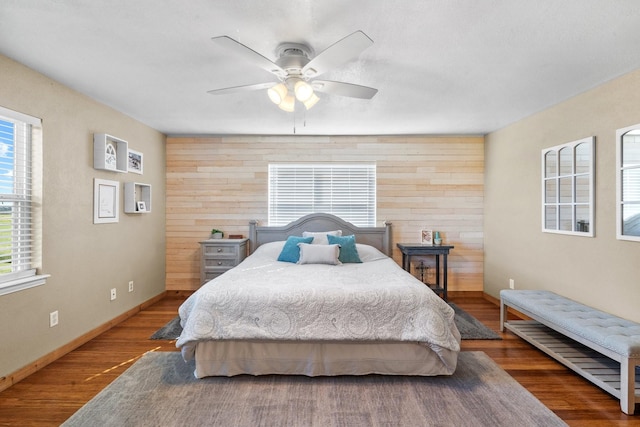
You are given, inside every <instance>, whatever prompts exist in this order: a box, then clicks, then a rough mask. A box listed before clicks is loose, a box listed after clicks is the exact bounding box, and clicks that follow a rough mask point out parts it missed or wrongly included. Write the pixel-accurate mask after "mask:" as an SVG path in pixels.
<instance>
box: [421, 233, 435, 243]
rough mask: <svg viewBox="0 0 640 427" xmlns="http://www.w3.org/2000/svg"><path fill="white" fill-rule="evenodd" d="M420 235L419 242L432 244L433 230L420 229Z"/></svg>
mask: <svg viewBox="0 0 640 427" xmlns="http://www.w3.org/2000/svg"><path fill="white" fill-rule="evenodd" d="M420 235H421V236H420V242H421V243H422V244H423V245H433V232H432V231H431V230H422V232H421V233H420Z"/></svg>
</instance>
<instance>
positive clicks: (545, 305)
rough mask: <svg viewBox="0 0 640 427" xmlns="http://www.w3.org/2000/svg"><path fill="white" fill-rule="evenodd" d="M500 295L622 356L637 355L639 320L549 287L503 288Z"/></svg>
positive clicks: (511, 303) (639, 354)
mask: <svg viewBox="0 0 640 427" xmlns="http://www.w3.org/2000/svg"><path fill="white" fill-rule="evenodd" d="M500 298H501V299H503V300H504V301H505V302H506V303H507V305H508V306H510V307H514V308H516V307H520V308H522V309H525V310H526V311H528V312H530V313H532V314H535V315H536V316H540V317H542V318H544V319H545V320H546V321H547V322H551V323H554V324H555V325H557V326H560V327H561V328H563V329H566V330H567V331H570V332H572V333H574V334H576V335H577V336H579V337H582V338H584V339H585V340H588V341H591V342H593V343H595V344H597V345H599V346H601V347H604V348H607V349H609V350H611V351H613V352H615V353H618V354H619V355H621V356H625V357H640V324H638V323H635V322H632V321H630V320H626V319H622V318H620V317H616V316H614V315H612V314H609V313H604V312H602V311H600V310H596V309H595V308H592V307H589V306H586V305H583V304H580V303H578V302H575V301H573V300H570V299H568V298H565V297H563V296H560V295H558V294H555V293H553V292H549V291H533V290H503V291H501V292H500ZM516 309H517V308H516ZM547 322H545V323H547Z"/></svg>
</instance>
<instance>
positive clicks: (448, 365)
mask: <svg viewBox="0 0 640 427" xmlns="http://www.w3.org/2000/svg"><path fill="white" fill-rule="evenodd" d="M249 228H250V233H249V238H250V252H251V253H250V255H249V256H248V257H247V258H246V259H245V260H244V261H242V262H241V263H240V264H239V265H238V266H236V267H234V268H233V269H231V270H229V271H228V272H226V273H225V274H223V275H221V276H219V277H217V278H215V279H213V280H211V281H210V282H208V283H206V284H204V285H203V286H202V287H201V288H200V289H199V290H197V291H196V292H195V293H194V294H193V295H191V296H190V297H189V298H188V299H187V300H186V301H185V302H184V303H183V304H182V305H181V306H180V308H179V314H180V318H181V324H182V327H183V332H182V334H181V335H180V337H179V339H178V341H177V342H176V345H177V347H179V348H180V349H181V352H182V356H183V358H184V359H185V360H192V359H195V366H196V368H195V376H196V377H198V378H202V377H207V376H233V375H240V374H251V375H267V374H286V375H307V376H333V375H367V374H385V375H423V376H431V375H450V374H452V373H453V372H454V371H455V369H456V365H457V358H458V354H459V352H460V334H459V332H458V330H457V328H456V326H455V323H454V321H453V317H454V312H453V309H451V307H450V306H449V305H448V304H447V303H446V302H445V301H443V300H442V299H441V298H440V297H438V296H437V295H436V294H435V293H434V292H433V291H432V290H431V289H429V287H427V286H425V285H424V284H423V283H422V282H420V281H419V280H418V279H416V278H415V277H413V276H412V275H411V274H409V273H408V272H406V271H404V270H403V269H402V268H401V267H400V266H399V265H398V264H397V263H396V262H395V261H394V260H393V259H392V258H391V257H390V255H391V251H392V247H391V237H390V236H391V224H389V223H386V224H385V226H384V227H357V226H354V225H353V224H350V223H348V222H346V221H344V220H342V219H341V218H338V217H336V216H333V215H330V214H311V215H307V216H305V217H302V218H300V219H298V220H296V221H294V222H292V223H290V224H289V225H286V226H280V227H266V226H259V225H258V224H257V222H255V221H252V222H251V223H250V224H249ZM309 237H311V240H309ZM336 246H337V249H336ZM296 249H297V250H298V252H297V257H298V258H295V256H296V253H295V251H296ZM354 252H355V259H354V258H353V257H354ZM342 261H344V262H342ZM358 261H359V262H358Z"/></svg>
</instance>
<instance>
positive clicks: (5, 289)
mask: <svg viewBox="0 0 640 427" xmlns="http://www.w3.org/2000/svg"><path fill="white" fill-rule="evenodd" d="M49 277H51V275H50V274H37V275H34V276H29V277H21V278H19V279H15V280H11V281H8V282H4V283H0V295H6V294H11V293H13V292H18V291H22V290H24V289H29V288H35V287H36V286H40V285H44V284H45V283H46V282H47V278H49Z"/></svg>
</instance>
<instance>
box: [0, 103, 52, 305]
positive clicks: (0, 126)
mask: <svg viewBox="0 0 640 427" xmlns="http://www.w3.org/2000/svg"><path fill="white" fill-rule="evenodd" d="M40 127H41V121H40V120H39V119H36V118H33V117H30V116H26V115H24V114H21V113H17V112H14V111H11V110H7V109H4V108H0V294H2V293H7V292H13V291H15V290H19V289H24V288H26V287H31V286H35V285H37V284H41V283H44V280H40V279H43V278H42V277H39V278H38V280H40V281H39V282H38V283H36V284H34V282H33V280H32V278H33V277H36V276H35V275H36V271H35V268H34V266H33V261H34V253H35V250H34V221H33V210H32V178H33V170H32V137H33V134H34V132H40V131H41V129H40ZM39 134H40V133H39Z"/></svg>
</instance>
